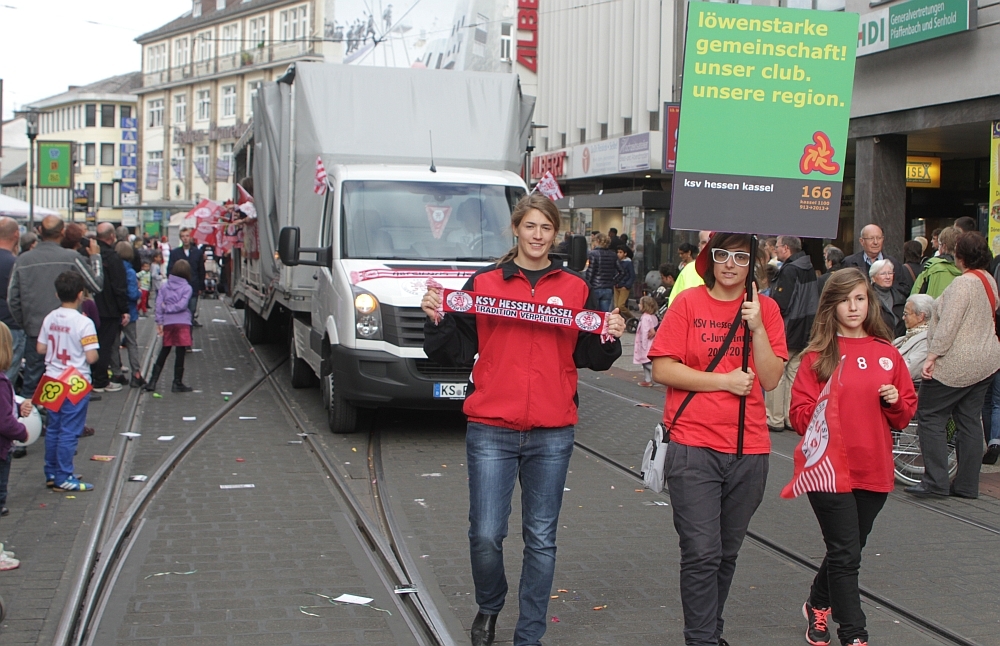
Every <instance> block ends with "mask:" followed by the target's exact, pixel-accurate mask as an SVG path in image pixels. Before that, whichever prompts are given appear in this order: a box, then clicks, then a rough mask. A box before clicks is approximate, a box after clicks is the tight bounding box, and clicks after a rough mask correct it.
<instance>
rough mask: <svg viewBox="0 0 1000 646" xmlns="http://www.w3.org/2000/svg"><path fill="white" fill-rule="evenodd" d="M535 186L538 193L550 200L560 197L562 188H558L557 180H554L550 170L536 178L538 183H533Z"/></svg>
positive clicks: (559, 198)
mask: <svg viewBox="0 0 1000 646" xmlns="http://www.w3.org/2000/svg"><path fill="white" fill-rule="evenodd" d="M535 188H537V189H538V192H539V193H541V194H542V195H544V196H545V197H547V198H549V199H550V200H553V201H555V200H561V199H562V196H563V194H562V190H561V189H560V188H559V182H557V181H556V178H555V176H554V175H553V174H552V171H545V174H544V175H542V179H540V180H538V184H537V185H535Z"/></svg>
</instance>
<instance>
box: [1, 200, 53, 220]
mask: <svg viewBox="0 0 1000 646" xmlns="http://www.w3.org/2000/svg"><path fill="white" fill-rule="evenodd" d="M30 209H31V205H29V204H28V203H27V202H22V201H21V200H18V199H16V198H13V197H10V196H9V195H2V194H0V215H4V216H7V217H9V218H19V219H25V218H27V217H28V213H29V211H30ZM46 215H59V212H58V211H53V210H52V209H46V208H43V207H41V206H38V205H37V204H36V205H35V219H36V220H38V219H40V218H43V217H45V216H46Z"/></svg>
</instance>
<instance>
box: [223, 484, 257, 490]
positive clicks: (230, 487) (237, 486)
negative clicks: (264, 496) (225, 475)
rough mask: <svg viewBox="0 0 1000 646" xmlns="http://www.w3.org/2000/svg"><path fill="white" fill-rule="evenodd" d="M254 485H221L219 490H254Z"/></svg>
mask: <svg viewBox="0 0 1000 646" xmlns="http://www.w3.org/2000/svg"><path fill="white" fill-rule="evenodd" d="M253 488H254V486H253V485H252V484H232V485H219V489H253Z"/></svg>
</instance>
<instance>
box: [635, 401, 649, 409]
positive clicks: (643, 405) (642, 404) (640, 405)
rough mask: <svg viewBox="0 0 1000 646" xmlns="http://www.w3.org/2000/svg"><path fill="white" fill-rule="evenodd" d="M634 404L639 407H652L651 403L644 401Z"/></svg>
mask: <svg viewBox="0 0 1000 646" xmlns="http://www.w3.org/2000/svg"><path fill="white" fill-rule="evenodd" d="M636 406H638V407H639V408H652V407H653V405H652V404H647V403H645V402H643V403H640V404H636Z"/></svg>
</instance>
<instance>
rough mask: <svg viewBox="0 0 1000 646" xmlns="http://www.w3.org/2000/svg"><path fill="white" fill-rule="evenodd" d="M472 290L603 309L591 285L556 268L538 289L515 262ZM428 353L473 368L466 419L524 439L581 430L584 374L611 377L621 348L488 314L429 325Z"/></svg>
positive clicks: (486, 272)
mask: <svg viewBox="0 0 1000 646" xmlns="http://www.w3.org/2000/svg"><path fill="white" fill-rule="evenodd" d="M464 289H465V290H468V291H474V292H476V293H477V294H486V295H489V296H499V297H502V298H510V299H515V300H522V301H534V302H536V303H550V304H559V305H564V306H566V307H572V308H576V309H597V307H596V299H591V297H590V288H589V287H588V286H587V283H586V282H585V281H584V280H583V278H582V277H581V276H580V275H579V274H577V273H575V272H572V271H570V270H568V269H564V268H561V267H557V266H555V265H553V266H551V267H550V268H549V269H548V270H547V271H545V273H543V274H542V276H541V277H540V278H539V279H538V281H537V282H536V283H535V286H534V287H532V286H531V283H530V282H529V280H528V278H527V277H526V276H525V275H524V274H522V273H521V270H520V268H519V267H518V266H517V265H516V264H514V263H513V262H508V263H505V264H503V265H501V266H499V267H497V266H490V267H487V268H485V269H483V270H481V271H479V272H478V273H476V274H475V275H474V276H472V277H471V278H470V279H469V280H468V282H467V283H466V284H465V287H464ZM424 352H426V353H427V356H428V357H430V358H431V359H432V360H434V361H437V362H438V363H442V364H445V365H458V366H462V365H472V380H471V383H470V385H469V389H468V391H467V392H468V394H467V396H466V400H465V406H464V409H463V410H464V411H465V414H466V415H467V416H468V417H469V421H470V422H478V423H480V424H489V425H491V426H501V427H504V428H509V429H513V430H516V431H527V430H531V429H534V428H561V427H564V426H572V425H574V424H576V422H577V401H578V399H577V393H576V383H577V372H576V371H577V368H590V369H592V370H607V369H608V368H610V367H611V365H612V364H613V363H614V361H615V359H617V358H618V357H620V356H621V353H622V347H621V342H620V341H619V340H617V339H615V340H614V342H609V343H601V337H600V335H598V334H591V333H588V332H577V331H575V330H570V329H565V328H559V327H556V326H551V325H545V324H540V323H528V322H525V321H515V320H509V319H501V318H497V317H492V316H483V315H480V314H476V315H469V314H446V315H445V317H444V319H442V321H441V323H440V325H434V324H433V323H431V322H430V321H428V322H427V323H426V324H425V325H424Z"/></svg>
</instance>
